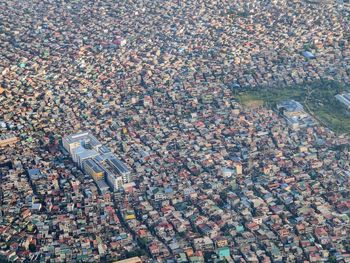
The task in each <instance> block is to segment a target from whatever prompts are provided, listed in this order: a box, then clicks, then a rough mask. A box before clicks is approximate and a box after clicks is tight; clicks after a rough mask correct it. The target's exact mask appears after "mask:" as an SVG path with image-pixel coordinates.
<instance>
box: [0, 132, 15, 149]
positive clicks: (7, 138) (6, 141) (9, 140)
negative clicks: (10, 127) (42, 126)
mask: <svg viewBox="0 0 350 263" xmlns="http://www.w3.org/2000/svg"><path fill="white" fill-rule="evenodd" d="M16 142H18V137H16V136H13V135H10V134H5V135H0V147H5V146H7V145H10V144H14V143H16Z"/></svg>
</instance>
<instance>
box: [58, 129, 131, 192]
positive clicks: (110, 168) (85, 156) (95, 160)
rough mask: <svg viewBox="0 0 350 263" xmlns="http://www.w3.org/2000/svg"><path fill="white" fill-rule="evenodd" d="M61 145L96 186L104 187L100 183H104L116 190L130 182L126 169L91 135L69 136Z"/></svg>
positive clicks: (84, 133)
mask: <svg viewBox="0 0 350 263" xmlns="http://www.w3.org/2000/svg"><path fill="white" fill-rule="evenodd" d="M62 144H63V147H64V148H65V149H66V150H67V151H68V152H69V154H70V155H71V157H72V159H73V161H74V162H75V163H77V164H78V165H79V167H80V168H81V169H82V170H83V171H84V172H85V173H87V174H89V175H90V176H91V177H92V178H93V179H94V180H95V182H96V183H97V186H101V185H103V186H105V184H102V181H103V182H105V181H106V182H107V183H108V185H109V186H110V187H111V188H112V189H113V190H117V189H120V188H122V187H123V185H124V184H126V183H129V182H130V181H131V178H130V171H129V169H128V167H127V166H126V165H125V164H124V163H123V162H122V161H120V160H119V159H118V158H117V157H116V156H115V155H114V154H113V153H112V152H111V150H110V149H109V148H108V147H106V146H103V145H102V144H101V143H100V142H99V141H98V140H97V139H96V138H95V137H94V136H93V135H92V134H90V133H88V132H81V133H78V134H73V135H69V136H66V137H64V138H63V139H62ZM100 190H101V191H102V189H100Z"/></svg>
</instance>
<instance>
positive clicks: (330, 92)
mask: <svg viewBox="0 0 350 263" xmlns="http://www.w3.org/2000/svg"><path fill="white" fill-rule="evenodd" d="M345 90H346V86H345V85H344V84H341V83H337V82H334V81H327V82H321V81H317V82H313V83H309V84H305V85H298V86H293V87H278V88H268V89H267V88H260V89H259V88H257V89H250V90H243V91H241V92H239V94H238V96H237V98H238V100H239V101H240V102H241V103H242V104H243V105H245V106H247V107H257V106H260V105H265V106H268V107H274V106H275V105H276V104H277V103H279V102H280V101H282V100H288V99H295V100H297V101H299V102H300V103H302V104H303V105H304V107H305V110H307V111H308V112H309V113H310V114H312V115H313V116H314V117H315V118H316V119H318V120H319V121H320V122H321V123H323V124H324V125H326V126H328V127H329V128H331V129H332V130H333V131H335V132H337V133H349V132H350V116H349V114H348V112H347V110H346V109H345V108H344V107H343V106H342V105H341V104H340V103H339V102H338V101H337V100H336V99H335V97H334V96H335V95H336V94H338V93H342V92H344V91H345Z"/></svg>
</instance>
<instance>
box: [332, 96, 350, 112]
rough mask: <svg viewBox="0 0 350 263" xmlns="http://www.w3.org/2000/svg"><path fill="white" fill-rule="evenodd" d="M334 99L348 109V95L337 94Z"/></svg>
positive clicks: (349, 97)
mask: <svg viewBox="0 0 350 263" xmlns="http://www.w3.org/2000/svg"><path fill="white" fill-rule="evenodd" d="M335 98H336V99H337V100H338V101H339V102H341V103H342V104H343V105H344V106H345V107H346V108H347V109H349V108H350V93H345V94H337V95H335Z"/></svg>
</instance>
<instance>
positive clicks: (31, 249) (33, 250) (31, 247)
mask: <svg viewBox="0 0 350 263" xmlns="http://www.w3.org/2000/svg"><path fill="white" fill-rule="evenodd" d="M29 251H30V252H32V253H34V252H36V246H35V245H34V244H33V243H30V244H29Z"/></svg>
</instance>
